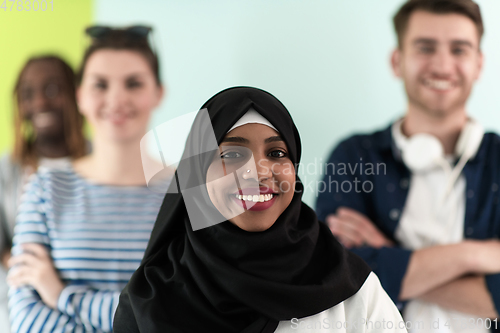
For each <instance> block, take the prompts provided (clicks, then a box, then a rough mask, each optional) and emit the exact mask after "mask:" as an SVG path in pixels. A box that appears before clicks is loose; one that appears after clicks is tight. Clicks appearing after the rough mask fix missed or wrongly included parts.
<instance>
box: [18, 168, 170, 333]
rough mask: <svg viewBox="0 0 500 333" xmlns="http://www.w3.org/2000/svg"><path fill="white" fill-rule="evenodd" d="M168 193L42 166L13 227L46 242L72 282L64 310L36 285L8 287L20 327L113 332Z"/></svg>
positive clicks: (23, 238)
mask: <svg viewBox="0 0 500 333" xmlns="http://www.w3.org/2000/svg"><path fill="white" fill-rule="evenodd" d="M162 200H163V195H162V194H158V193H155V192H152V191H151V190H149V189H148V188H147V187H146V186H143V187H141V186H108V185H97V184H93V183H91V182H89V181H88V180H86V179H84V178H82V177H80V176H79V175H77V174H76V173H75V172H74V171H73V170H68V171H56V170H50V171H49V170H46V169H45V170H43V169H40V170H39V172H38V173H37V174H35V175H34V176H33V178H32V179H31V181H30V183H29V184H28V185H27V186H26V189H25V193H24V194H23V197H22V199H21V205H20V207H19V213H18V216H17V221H16V227H15V231H14V241H13V242H14V247H13V255H16V254H19V253H20V252H21V249H20V246H19V245H20V244H23V243H40V244H44V245H46V246H47V248H48V250H49V251H50V254H51V256H52V259H53V261H54V266H55V267H56V269H57V270H58V272H59V274H60V277H61V279H62V280H63V282H64V283H65V284H66V287H65V288H64V290H63V291H62V293H61V295H60V296H59V300H58V304H57V310H54V309H52V308H50V307H48V306H46V305H45V304H44V303H43V302H42V301H41V299H40V297H39V295H38V294H37V292H36V291H35V290H34V289H33V288H31V287H22V288H19V289H11V290H10V292H9V308H10V320H11V325H12V331H13V332H53V331H55V332H109V331H112V324H113V316H114V312H115V310H116V307H117V306H118V298H119V295H120V291H121V290H122V289H123V288H124V287H125V285H126V284H127V282H128V280H129V279H130V277H131V275H132V273H133V272H134V271H135V270H136V269H137V267H139V264H140V262H141V259H142V257H143V254H144V250H145V249H146V246H147V244H148V240H149V237H150V234H151V230H152V228H153V224H154V222H155V220H156V216H157V214H158V211H159V209H160V206H161V203H162Z"/></svg>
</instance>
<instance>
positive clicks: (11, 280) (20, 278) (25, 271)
mask: <svg viewBox="0 0 500 333" xmlns="http://www.w3.org/2000/svg"><path fill="white" fill-rule="evenodd" d="M32 277H33V271H32V270H31V269H30V268H28V267H24V266H22V267H18V268H16V269H14V270H10V271H9V274H7V283H8V284H9V286H12V287H19V286H22V285H31V284H32V282H33V281H32Z"/></svg>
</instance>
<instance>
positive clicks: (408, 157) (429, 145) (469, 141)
mask: <svg viewBox="0 0 500 333" xmlns="http://www.w3.org/2000/svg"><path fill="white" fill-rule="evenodd" d="M483 136H484V129H483V127H482V126H481V124H479V123H478V122H476V121H475V120H473V119H469V120H468V121H467V124H466V125H465V127H464V128H463V130H462V132H461V133H460V136H459V138H458V141H457V144H456V146H455V154H456V155H457V156H460V159H459V161H458V163H457V165H456V166H455V167H454V168H453V169H452V168H451V167H450V165H449V163H448V161H447V160H446V158H445V156H444V150H443V146H442V145H441V142H439V140H438V139H437V138H436V137H435V136H433V135H430V134H426V133H420V134H415V135H413V136H412V137H410V138H409V139H408V140H407V141H406V142H405V143H404V145H403V146H402V147H400V148H401V157H402V158H403V162H404V163H405V164H406V166H407V167H408V169H410V170H411V171H412V172H415V173H417V172H422V171H425V170H428V169H429V168H432V167H435V166H436V165H439V166H441V167H442V168H443V169H445V171H446V172H447V173H448V175H449V179H448V183H447V186H446V189H445V191H444V198H443V200H445V199H446V197H447V196H448V194H449V192H450V190H451V189H452V187H453V185H454V184H455V182H456V180H457V179H458V177H459V176H460V173H461V172H462V169H463V168H464V166H465V164H466V163H467V161H468V160H469V159H470V158H472V157H473V156H474V155H476V153H477V151H478V149H479V145H480V144H481V141H482V139H483Z"/></svg>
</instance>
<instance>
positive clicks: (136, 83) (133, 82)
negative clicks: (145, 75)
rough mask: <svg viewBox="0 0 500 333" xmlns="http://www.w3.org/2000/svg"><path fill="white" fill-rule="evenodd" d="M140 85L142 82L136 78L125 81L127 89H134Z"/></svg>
mask: <svg viewBox="0 0 500 333" xmlns="http://www.w3.org/2000/svg"><path fill="white" fill-rule="evenodd" d="M142 86H143V84H142V82H139V81H137V80H130V81H127V83H126V87H127V88H128V89H136V88H140V87H142Z"/></svg>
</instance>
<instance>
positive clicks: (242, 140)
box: [222, 135, 283, 144]
mask: <svg viewBox="0 0 500 333" xmlns="http://www.w3.org/2000/svg"><path fill="white" fill-rule="evenodd" d="M280 141H283V138H282V137H281V136H279V135H276V136H271V137H269V138H267V139H265V140H264V143H271V142H280ZM224 142H235V143H244V144H249V143H250V141H249V140H248V139H245V138H243V137H241V136H230V137H225V138H224V139H223V140H222V143H224Z"/></svg>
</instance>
